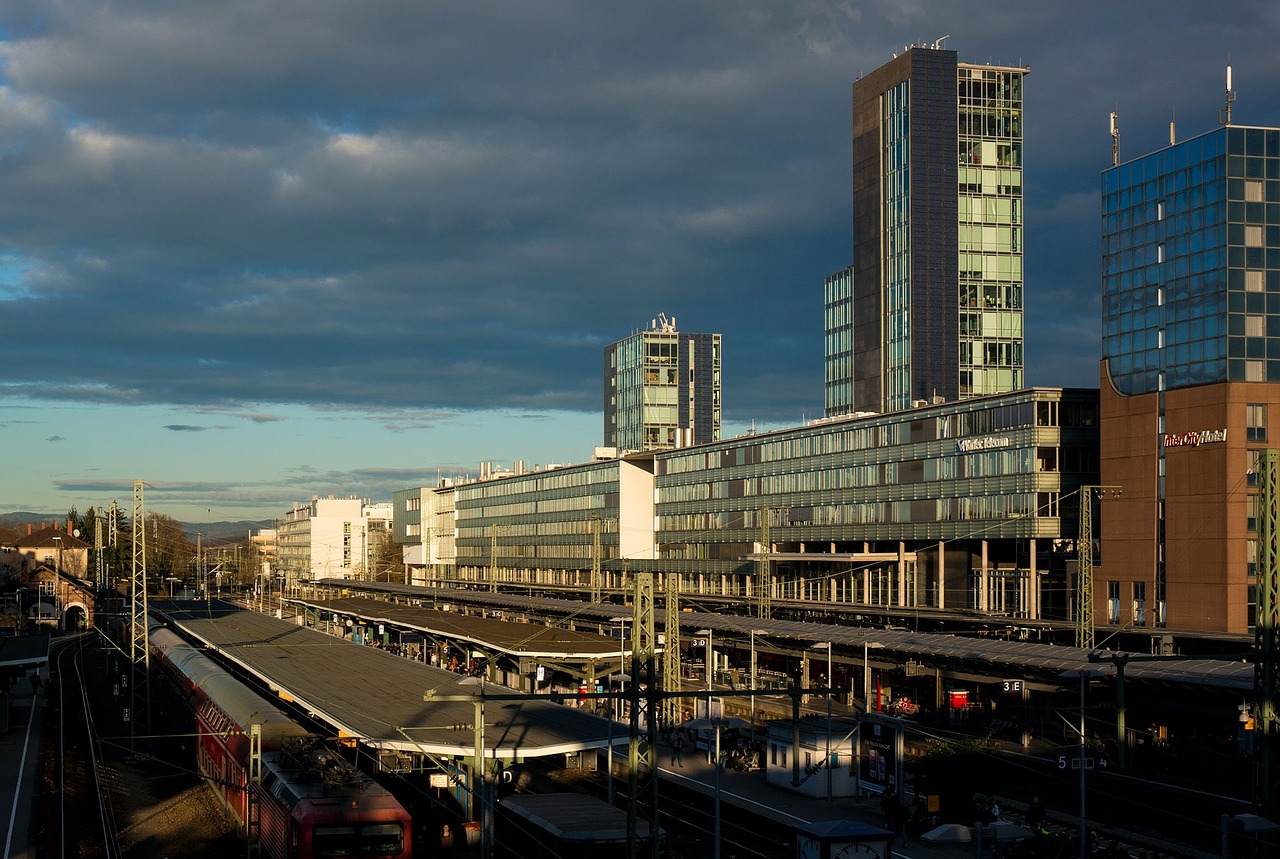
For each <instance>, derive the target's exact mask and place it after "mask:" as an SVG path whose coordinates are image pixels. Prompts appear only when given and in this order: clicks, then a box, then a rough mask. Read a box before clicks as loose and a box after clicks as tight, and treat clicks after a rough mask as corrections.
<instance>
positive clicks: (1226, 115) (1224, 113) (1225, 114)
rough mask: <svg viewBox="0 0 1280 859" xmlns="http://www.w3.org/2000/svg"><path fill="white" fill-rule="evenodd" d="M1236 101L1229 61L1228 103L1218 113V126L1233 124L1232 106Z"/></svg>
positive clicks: (1228, 62) (1229, 62)
mask: <svg viewBox="0 0 1280 859" xmlns="http://www.w3.org/2000/svg"><path fill="white" fill-rule="evenodd" d="M1235 100H1236V94H1235V91H1234V90H1232V89H1231V61H1230V60H1228V61H1227V101H1226V105H1225V106H1224V107H1223V108H1222V110H1220V111H1218V124H1219V125H1230V124H1231V104H1232V102H1234V101H1235Z"/></svg>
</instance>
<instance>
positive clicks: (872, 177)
mask: <svg viewBox="0 0 1280 859" xmlns="http://www.w3.org/2000/svg"><path fill="white" fill-rule="evenodd" d="M1027 71H1028V70H1027V69H1025V68H1015V67H1006V66H990V65H987V66H980V65H970V64H967V63H960V62H958V61H957V59H956V53H955V52H954V51H948V50H943V49H941V48H940V47H938V46H937V45H933V46H912V47H911V48H909V49H908V50H907V51H906V52H905V53H903V54H902V55H900V56H897V57H895V58H894V59H893V60H892V61H890V62H889V63H886V64H885V65H884V66H882V67H880V68H879V69H877V70H875V71H874V72H871V73H870V74H868V75H866V76H864V77H862V78H860V79H859V80H857V81H856V82H855V83H854V85H853V266H852V269H851V271H850V272H849V273H848V274H847V275H843V276H847V277H850V278H851V289H849V290H838V289H837V290H833V291H829V293H828V295H827V296H826V301H827V306H826V312H827V315H828V318H829V319H830V318H831V317H843V318H847V319H848V320H851V321H852V322H851V324H852V334H851V336H850V337H848V338H843V337H835V338H829V339H828V342H827V344H826V349H827V371H828V373H829V374H832V373H833V372H834V373H835V375H834V376H831V375H829V377H828V379H827V386H826V393H827V401H826V403H825V413H826V414H827V415H828V416H833V415H837V414H847V413H849V412H850V411H869V412H888V411H894V410H898V409H905V408H911V407H912V406H914V405H916V404H919V403H921V402H939V401H952V400H957V399H965V398H969V397H981V396H986V395H989V394H995V393H1003V392H1008V391H1014V390H1018V389H1019V388H1021V387H1022V385H1023V354H1022V347H1023V329H1022V319H1023V317H1022V283H1023V275H1022V254H1023V250H1022V225H1023V205H1022V201H1023V197H1022V188H1023V183H1022V169H1023V166H1022V165H1023V158H1022V134H1023V133H1022V91H1023V78H1024V77H1025V76H1026V74H1027ZM841 276H842V275H835V276H833V277H836V278H839V277H841ZM831 281H832V279H831V278H828V286H830V285H831ZM845 304H847V305H849V306H848V307H847V308H845V309H841V305H845ZM829 330H830V329H829ZM849 390H851V394H850V393H848V391H849ZM850 399H851V401H852V409H850V408H848V406H847V405H846V403H847V402H848V401H849V400H850Z"/></svg>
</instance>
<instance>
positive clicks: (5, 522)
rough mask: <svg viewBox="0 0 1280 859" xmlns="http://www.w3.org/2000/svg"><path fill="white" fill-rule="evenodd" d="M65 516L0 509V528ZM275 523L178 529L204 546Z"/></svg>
mask: <svg viewBox="0 0 1280 859" xmlns="http://www.w3.org/2000/svg"><path fill="white" fill-rule="evenodd" d="M65 518H66V514H65V513H31V512H28V511H18V512H14V513H0V530H8V531H15V532H18V533H24V532H25V531H26V530H27V525H28V524H31V525H35V526H40V525H59V524H62V523H63V522H64V521H65ZM275 526H276V523H275V520H274V519H261V520H258V521H251V520H248V519H241V520H240V521H238V522H183V523H182V533H183V534H184V535H186V538H187V539H188V540H190V541H191V542H193V543H194V542H195V541H196V534H197V533H199V534H200V540H201V542H202V543H204V544H205V545H206V546H216V545H218V544H228V543H247V542H248V541H249V534H250V533H251V532H257V531H261V530H263V529H264V528H274V527H275ZM82 536H83V535H82ZM86 539H87V540H88V542H93V535H92V534H90V535H88V537H87V538H86Z"/></svg>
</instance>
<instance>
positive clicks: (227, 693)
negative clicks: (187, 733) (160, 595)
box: [150, 626, 413, 859]
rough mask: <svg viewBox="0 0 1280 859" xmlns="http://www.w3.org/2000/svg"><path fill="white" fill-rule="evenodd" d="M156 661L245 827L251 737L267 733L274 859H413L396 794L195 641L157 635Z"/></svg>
mask: <svg viewBox="0 0 1280 859" xmlns="http://www.w3.org/2000/svg"><path fill="white" fill-rule="evenodd" d="M150 637H151V651H152V656H153V658H156V659H157V660H158V661H159V662H160V664H162V665H163V666H165V667H166V668H167V669H168V670H169V671H170V672H171V674H172V675H173V677H174V679H175V680H176V681H177V682H178V683H179V685H180V686H181V687H182V691H183V692H184V694H185V695H186V697H187V699H188V701H189V702H190V703H191V705H192V707H193V709H194V710H195V717H196V731H197V734H198V736H199V740H198V751H197V756H198V764H199V768H200V774H201V775H203V776H204V777H205V778H206V779H208V780H209V781H210V783H211V784H212V785H213V787H214V791H215V793H216V794H217V796H218V799H219V801H220V802H221V803H222V804H223V805H224V806H225V807H226V808H227V810H228V811H230V812H231V814H232V815H234V816H235V818H236V820H238V821H239V822H240V823H241V825H242V826H243V825H244V824H245V821H246V818H247V816H248V808H249V799H250V793H249V791H250V789H251V787H250V785H249V756H250V741H249V729H250V727H251V726H253V725H258V726H260V731H261V737H262V740H261V749H262V778H261V786H260V787H259V788H257V789H256V793H255V794H254V796H255V797H256V798H257V805H258V821H259V827H258V828H259V840H260V843H261V846H262V852H263V854H264V855H266V856H270V857H272V859H328V857H338V856H341V857H348V859H409V857H410V856H411V854H412V849H413V848H412V838H411V834H412V832H413V828H412V822H411V820H410V818H409V814H408V812H406V811H405V809H404V807H403V806H401V805H400V803H399V802H398V801H396V798H395V797H394V796H392V795H391V794H390V793H389V792H388V791H387V790H386V788H384V787H382V786H381V785H379V784H378V783H377V782H375V781H373V780H372V779H370V778H369V777H368V776H366V775H365V774H364V773H362V772H360V771H359V770H358V769H356V768H355V767H354V766H352V765H351V764H350V763H349V762H348V761H346V760H345V759H343V758H342V757H340V756H338V755H335V754H334V753H333V752H331V751H330V750H328V749H327V748H325V747H324V746H323V744H321V743H320V741H319V740H318V739H317V738H316V737H315V736H314V735H312V734H309V733H307V732H306V731H305V730H303V728H302V727H301V726H300V725H298V724H297V723H296V722H294V721H293V720H292V719H290V718H289V717H288V716H287V715H285V714H284V713H283V712H281V711H280V710H278V709H276V708H275V707H272V706H271V705H270V704H269V703H268V702H267V701H266V699H264V698H263V697H262V696H260V695H258V694H257V693H256V692H254V691H253V690H252V689H250V688H249V687H247V686H245V685H244V684H243V683H241V682H240V681H239V680H237V679H236V678H235V677H234V676H232V675H231V674H229V673H228V672H227V671H226V670H225V669H223V668H222V667H221V666H220V665H218V664H217V663H216V662H214V661H213V660H212V659H210V658H209V657H207V656H205V655H204V654H202V653H201V652H200V651H199V650H198V649H196V648H195V647H193V646H192V645H191V644H189V643H188V642H187V641H186V640H185V639H183V638H181V637H180V636H179V635H177V634H176V633H174V632H173V631H172V630H169V629H166V628H164V627H162V626H154V627H152V629H151V635H150Z"/></svg>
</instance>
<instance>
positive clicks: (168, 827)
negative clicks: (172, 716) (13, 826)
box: [33, 634, 244, 859]
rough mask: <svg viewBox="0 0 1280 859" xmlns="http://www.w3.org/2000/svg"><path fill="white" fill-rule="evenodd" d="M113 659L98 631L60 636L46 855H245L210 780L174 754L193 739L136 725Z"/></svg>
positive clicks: (46, 753)
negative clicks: (135, 729)
mask: <svg viewBox="0 0 1280 859" xmlns="http://www.w3.org/2000/svg"><path fill="white" fill-rule="evenodd" d="M112 661H113V660H112V658H111V656H110V646H109V645H106V644H105V643H104V640H103V639H101V638H99V637H98V636H97V635H94V634H88V635H84V636H78V637H76V638H74V639H66V640H63V641H60V642H58V643H57V645H56V646H55V649H54V652H53V653H52V654H51V658H50V663H49V682H48V688H47V690H46V706H45V708H44V716H43V723H42V725H41V731H42V741H41V756H40V778H39V781H38V784H37V795H36V796H35V797H34V802H33V810H34V814H35V816H36V821H37V824H36V832H37V836H36V837H37V850H38V856H39V857H71V856H75V857H83V859H164V857H168V856H184V857H191V859H219V858H220V857H225V856H229V855H240V854H242V853H243V851H244V842H243V841H242V840H241V839H239V838H238V836H237V834H236V832H235V831H234V829H233V828H232V827H231V824H230V823H229V822H227V821H226V820H225V817H224V815H223V814H222V811H221V809H220V808H218V807H217V804H216V802H215V800H214V799H213V797H212V795H211V793H210V792H209V790H208V788H207V787H206V786H205V784H204V783H203V782H202V781H200V779H199V778H198V777H197V776H196V774H195V773H194V772H192V771H191V770H190V769H189V768H186V767H183V766H182V765H181V764H180V763H179V764H175V763H172V762H170V761H172V760H176V759H177V756H176V755H175V754H174V751H175V750H176V747H177V746H179V745H181V743H182V742H183V738H182V737H179V736H173V735H166V736H142V737H137V736H136V735H135V736H133V737H131V736H130V735H129V734H128V733H127V732H126V730H125V727H126V726H125V724H124V723H123V721H122V714H121V712H120V709H119V707H118V706H117V705H116V702H115V700H114V695H113V689H112V684H113V679H117V678H113V676H112V671H111V665H112ZM115 662H116V663H117V664H121V663H120V660H119V659H116V660H115ZM157 724H160V722H158V723H157ZM134 740H136V741H137V743H136V747H135V743H134V742H133V741H134ZM144 746H145V748H144ZM152 746H154V747H155V750H156V751H157V752H158V753H157V754H152V753H151V751H150V749H151V747H152ZM162 758H168V759H169V760H168V761H166V760H163V759H162Z"/></svg>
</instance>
